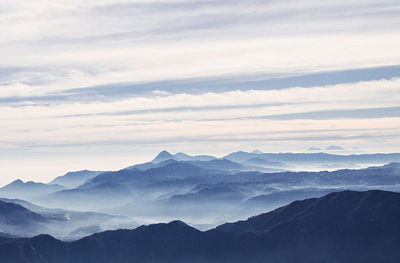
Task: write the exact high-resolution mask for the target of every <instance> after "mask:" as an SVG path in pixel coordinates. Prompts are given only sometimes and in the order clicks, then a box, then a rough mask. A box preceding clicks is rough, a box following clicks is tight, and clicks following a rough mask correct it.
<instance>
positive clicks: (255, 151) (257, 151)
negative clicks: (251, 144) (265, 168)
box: [251, 149, 263, 154]
mask: <svg viewBox="0 0 400 263" xmlns="http://www.w3.org/2000/svg"><path fill="white" fill-rule="evenodd" d="M251 153H255V154H262V153H263V152H262V151H260V150H258V149H255V150H254V151H252V152H251Z"/></svg>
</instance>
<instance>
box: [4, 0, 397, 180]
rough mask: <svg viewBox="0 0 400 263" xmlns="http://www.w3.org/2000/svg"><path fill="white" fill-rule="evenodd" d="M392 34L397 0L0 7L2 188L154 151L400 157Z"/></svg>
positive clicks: (44, 0) (104, 1)
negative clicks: (312, 151) (315, 151)
mask: <svg viewBox="0 0 400 263" xmlns="http://www.w3.org/2000/svg"><path fill="white" fill-rule="evenodd" d="M399 29H400V3H399V1H397V0H396V1H395V0H392V1H385V0H383V1H382V0H380V1H378V0H362V1H361V0H350V1H332V0H327V1H313V0H309V1H294V0H293V1H291V0H283V1H282V0H280V1H274V0H265V1H261V0H260V1H234V0H227V1H196V0H194V1H188V0H176V1H171V0H159V1H119V0H96V1H90V0H86V1H79V0H70V1H57V0H52V1H48V0H32V1H22V0H21V1H19V0H14V1H3V0H0V125H1V126H0V128H1V129H0V157H1V158H0V173H1V178H0V184H5V183H8V182H9V181H10V180H13V179H16V178H17V177H19V178H22V179H24V180H26V179H33V180H49V179H51V178H53V177H55V176H58V175H60V174H61V173H63V172H66V171H67V170H75V169H84V168H89V169H96V170H100V169H118V168H122V167H124V166H128V165H131V164H132V163H137V162H140V161H146V160H148V159H150V158H151V156H153V155H154V154H155V153H156V152H158V151H160V150H162V149H163V148H166V149H168V150H170V151H172V152H176V151H185V152H188V153H190V154H200V153H208V154H213V153H216V154H219V155H223V154H225V153H228V152H230V151H236V150H253V148H259V149H260V150H263V151H266V152H276V151H295V152H300V151H306V150H307V149H308V148H310V147H316V148H326V147H327V146H329V145H340V146H341V147H343V148H344V149H345V150H340V151H338V152H340V153H349V152H398V149H399V148H400V137H399V134H400V49H399V46H400V30H399ZM355 147H356V148H355Z"/></svg>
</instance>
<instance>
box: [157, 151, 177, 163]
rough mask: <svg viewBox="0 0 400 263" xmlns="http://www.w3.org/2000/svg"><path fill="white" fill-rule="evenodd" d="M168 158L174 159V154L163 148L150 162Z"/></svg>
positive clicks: (158, 161)
mask: <svg viewBox="0 0 400 263" xmlns="http://www.w3.org/2000/svg"><path fill="white" fill-rule="evenodd" d="M169 159H176V158H175V156H173V155H172V154H170V153H169V152H168V151H166V150H164V151H161V152H160V153H159V154H157V156H156V158H154V159H153V160H152V161H151V162H152V163H160V162H163V161H166V160H169Z"/></svg>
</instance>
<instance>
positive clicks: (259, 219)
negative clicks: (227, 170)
mask: <svg viewBox="0 0 400 263" xmlns="http://www.w3.org/2000/svg"><path fill="white" fill-rule="evenodd" d="M399 217H400V194H398V193H393V192H385V191H366V192H354V191H343V192H336V193H331V194H328V195H326V196H323V197H321V198H313V199H307V200H304V201H296V202H293V203H291V204H289V205H287V206H284V207H281V208H278V209H276V210H274V211H272V212H269V213H265V214H261V215H259V216H255V217H252V218H249V219H248V220H245V221H239V222H236V223H229V224H224V225H221V226H219V227H217V228H215V229H212V230H209V231H206V232H201V231H199V230H197V229H195V228H192V227H190V226H188V225H186V224H185V223H183V222H181V221H173V222H171V223H168V224H155V225H149V226H141V227H138V228H136V229H134V230H116V231H106V232H102V233H98V234H94V235H91V236H88V237H85V238H83V239H80V240H77V241H74V242H62V241H59V240H57V239H54V238H52V237H51V236H48V235H40V236H37V237H34V238H30V239H12V238H7V237H2V238H1V239H0V261H1V262H5V263H7V262H57V263H59V262H61V263H67V262H76V263H79V262H100V263H102V262H120V263H124V262H161V263H163V262H198V263H199V262H223V263H224V262H234V263H236V262H253V263H258V262H274V263H292V262H326V263H339V262H340V263H342V262H363V263H376V262H385V263H395V262H396V263H397V262H399V260H400V250H399V249H398V244H399V242H400V220H398V219H399Z"/></svg>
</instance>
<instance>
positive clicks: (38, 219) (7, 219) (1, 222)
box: [0, 201, 47, 236]
mask: <svg viewBox="0 0 400 263" xmlns="http://www.w3.org/2000/svg"><path fill="white" fill-rule="evenodd" d="M46 222H47V220H46V218H44V217H43V216H42V215H40V214H38V213H35V212H33V211H31V210H29V209H27V208H25V207H23V206H21V205H18V204H15V203H9V202H3V201H0V232H3V233H7V234H11V235H17V236H29V235H32V234H38V233H40V231H44V230H45V227H44V224H45V223H46Z"/></svg>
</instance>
